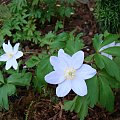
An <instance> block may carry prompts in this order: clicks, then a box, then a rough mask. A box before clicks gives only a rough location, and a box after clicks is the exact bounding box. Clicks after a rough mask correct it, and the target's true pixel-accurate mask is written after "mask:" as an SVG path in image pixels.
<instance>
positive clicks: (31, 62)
mask: <svg viewBox="0 0 120 120" xmlns="http://www.w3.org/2000/svg"><path fill="white" fill-rule="evenodd" d="M39 62H40V59H39V58H38V57H37V56H32V57H31V58H30V59H28V60H27V61H26V65H27V67H28V68H32V67H34V66H36V65H37V64H38V63H39Z"/></svg>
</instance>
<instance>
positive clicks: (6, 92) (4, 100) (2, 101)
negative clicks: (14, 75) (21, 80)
mask: <svg viewBox="0 0 120 120" xmlns="http://www.w3.org/2000/svg"><path fill="white" fill-rule="evenodd" d="M15 92H16V87H15V86H14V85H12V84H5V85H3V86H2V87H1V88H0V106H1V107H2V108H5V109H6V110H8V109H9V103H8V96H11V95H12V94H14V93H15Z"/></svg>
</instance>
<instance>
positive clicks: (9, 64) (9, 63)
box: [5, 59, 13, 70]
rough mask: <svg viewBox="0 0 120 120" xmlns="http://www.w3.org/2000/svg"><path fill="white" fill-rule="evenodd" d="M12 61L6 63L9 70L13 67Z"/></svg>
mask: <svg viewBox="0 0 120 120" xmlns="http://www.w3.org/2000/svg"><path fill="white" fill-rule="evenodd" d="M12 65H13V64H12V59H9V60H8V61H7V62H6V66H5V69H6V70H8V69H10V68H11V67H12Z"/></svg>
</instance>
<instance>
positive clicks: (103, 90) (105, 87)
mask: <svg viewBox="0 0 120 120" xmlns="http://www.w3.org/2000/svg"><path fill="white" fill-rule="evenodd" d="M98 79H99V83H100V98H99V102H100V104H101V105H102V106H103V107H105V108H106V109H107V110H108V111H110V112H112V111H113V110H114V95H113V92H112V90H111V88H110V86H109V83H108V81H107V79H106V78H105V77H103V76H99V78H98Z"/></svg>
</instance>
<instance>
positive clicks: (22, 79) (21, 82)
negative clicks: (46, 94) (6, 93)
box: [7, 72, 32, 86]
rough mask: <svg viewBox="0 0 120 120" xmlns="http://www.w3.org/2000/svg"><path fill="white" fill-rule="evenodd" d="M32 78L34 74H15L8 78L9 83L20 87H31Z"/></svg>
mask: <svg viewBox="0 0 120 120" xmlns="http://www.w3.org/2000/svg"><path fill="white" fill-rule="evenodd" d="M31 78H32V74H31V73H30V72H28V73H24V74H22V73H15V74H12V75H10V76H9V77H8V80H7V83H9V84H14V85H18V86H29V85H30V81H31Z"/></svg>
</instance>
